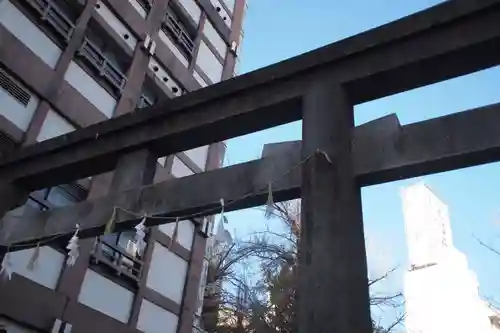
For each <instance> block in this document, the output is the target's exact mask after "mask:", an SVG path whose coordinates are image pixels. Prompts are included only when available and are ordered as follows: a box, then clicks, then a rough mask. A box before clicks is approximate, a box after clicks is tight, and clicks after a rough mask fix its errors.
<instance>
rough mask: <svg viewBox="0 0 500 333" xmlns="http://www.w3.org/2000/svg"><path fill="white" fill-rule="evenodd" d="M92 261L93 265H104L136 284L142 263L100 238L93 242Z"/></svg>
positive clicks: (139, 276)
mask: <svg viewBox="0 0 500 333" xmlns="http://www.w3.org/2000/svg"><path fill="white" fill-rule="evenodd" d="M92 260H93V261H94V263H95V264H99V263H103V264H106V265H107V266H108V267H110V268H112V269H114V270H116V273H117V274H118V275H125V276H127V277H129V278H131V279H132V280H135V281H137V282H139V279H140V278H141V274H142V267H143V262H142V261H141V260H139V259H138V258H137V257H136V256H135V255H133V254H131V253H128V252H127V251H125V250H123V249H122V248H120V247H119V246H117V245H113V244H110V243H108V242H106V241H105V240H103V239H102V238H97V239H96V241H95V244H94V249H93V250H92Z"/></svg>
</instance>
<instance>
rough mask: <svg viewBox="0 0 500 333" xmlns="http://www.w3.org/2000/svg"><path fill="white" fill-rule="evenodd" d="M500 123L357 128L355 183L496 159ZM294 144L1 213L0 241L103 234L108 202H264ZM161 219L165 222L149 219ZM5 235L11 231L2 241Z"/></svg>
mask: <svg viewBox="0 0 500 333" xmlns="http://www.w3.org/2000/svg"><path fill="white" fill-rule="evenodd" d="M499 123H500V104H495V105H490V106H487V107H483V108H478V109H474V110H470V111H465V112H461V113H456V114H452V115H448V116H445V117H440V118H436V119H431V120H426V121H423V122H419V123H414V124H410V125H406V126H401V127H400V126H399V123H398V121H397V117H396V116H395V115H391V116H388V117H385V118H382V119H380V120H376V121H373V122H371V123H367V124H364V125H362V126H359V127H356V129H355V135H354V138H353V151H354V152H353V154H354V167H355V171H356V176H357V181H358V183H359V185H361V186H366V185H373V184H378V183H382V182H388V181H394V180H399V179H403V178H408V177H415V176H419V175H425V174H429V173H435V172H441V171H447V170H453V169H458V168H464V167H469V166H474V165H479V164H483V163H489V162H494V161H499V160H500V131H498V129H497V124H499ZM292 146H293V148H292V149H284V151H282V152H281V153H280V154H278V155H277V156H272V155H271V156H268V157H266V158H263V159H260V160H256V161H252V162H248V163H243V164H238V165H235V166H231V167H228V168H223V169H218V170H214V171H210V172H205V173H202V174H197V175H193V176H188V177H185V178H181V179H174V180H169V181H166V182H163V183H159V184H155V185H151V186H146V187H142V188H136V189H132V190H129V191H126V192H122V193H119V194H116V195H114V196H109V197H104V198H102V199H99V200H96V201H87V202H82V203H79V204H76V205H74V206H68V207H63V208H59V209H54V210H53V211H48V212H36V213H33V215H30V214H29V213H26V215H24V216H20V217H17V218H16V217H15V212H13V213H9V214H8V215H6V216H5V217H4V218H3V228H2V232H1V233H0V242H1V243H2V244H6V243H22V242H32V241H36V240H38V239H46V238H48V237H51V236H53V235H56V234H59V233H70V232H71V231H72V228H73V227H74V225H75V223H77V222H78V223H80V224H82V225H83V227H84V228H87V230H86V231H84V232H83V233H82V235H83V236H89V237H90V236H96V235H99V234H100V233H102V230H103V226H104V224H105V223H106V222H107V221H108V219H109V217H110V216H111V212H112V207H113V205H117V206H120V207H123V208H126V209H129V210H132V211H135V212H139V211H142V210H144V211H146V212H148V213H150V214H153V213H159V212H167V215H168V216H182V215H187V214H193V213H197V212H199V211H205V212H206V215H210V214H213V213H217V212H218V211H219V208H220V206H219V200H220V198H224V199H225V200H226V202H231V201H232V200H234V199H237V198H241V197H242V196H244V195H246V194H248V193H254V194H252V195H249V196H247V197H245V198H244V199H242V200H239V201H238V202H237V203H235V204H231V205H229V206H227V207H226V211H232V210H236V209H243V208H248V207H252V206H258V205H262V204H264V203H265V202H266V199H267V192H266V191H267V184H268V183H269V181H270V180H273V179H277V178H279V177H280V176H282V175H283V174H285V173H286V172H287V171H288V170H289V169H290V168H291V167H292V166H296V165H297V164H298V163H299V162H300V142H299V143H292ZM299 169H300V168H296V169H295V170H293V171H292V172H289V173H288V174H287V175H286V176H285V177H283V178H279V181H278V182H277V183H276V184H274V186H273V191H274V192H275V194H274V196H275V200H276V201H282V200H289V199H293V198H297V197H299V196H300V182H301V176H300V172H299ZM118 221H119V222H118V223H117V227H118V228H119V229H120V228H122V229H124V228H130V227H131V226H132V225H133V224H135V223H137V219H133V218H131V216H130V215H128V214H124V213H122V214H119V216H118ZM165 222H168V221H159V220H155V221H154V223H155V224H160V223H165ZM152 223H153V221H152ZM23 224H27V225H29V228H25V227H23V226H22V225H23ZM6 234H10V237H9V241H8V242H7V241H6V239H5V236H6Z"/></svg>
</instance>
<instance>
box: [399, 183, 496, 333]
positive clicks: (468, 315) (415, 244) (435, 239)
mask: <svg viewBox="0 0 500 333" xmlns="http://www.w3.org/2000/svg"><path fill="white" fill-rule="evenodd" d="M402 198H403V213H404V219H405V226H406V235H407V242H408V254H409V264H410V268H409V270H408V271H407V272H406V275H405V281H404V283H405V286H404V288H405V291H404V294H405V301H406V302H405V306H406V317H405V326H406V330H407V332H409V333H441V332H454V333H459V332H463V333H465V332H478V333H490V332H494V331H495V330H496V329H497V328H496V326H495V322H494V321H495V320H496V315H495V314H494V313H493V311H492V310H491V309H489V308H488V307H486V306H485V305H484V302H483V301H482V300H481V298H480V296H479V292H478V287H479V283H478V281H477V277H476V274H475V273H474V272H473V271H472V270H471V269H470V268H469V267H468V264H467V257H466V256H465V255H464V254H463V253H462V252H460V251H459V250H458V249H457V248H456V247H455V246H454V245H453V239H452V234H451V226H450V218H449V215H448V207H447V206H446V205H445V204H444V203H443V202H442V201H441V200H440V199H439V198H438V197H437V196H436V195H435V194H434V193H433V192H432V191H431V190H430V188H429V187H427V186H426V185H425V184H424V183H417V184H415V185H412V186H409V187H407V188H405V189H404V190H403V193H402Z"/></svg>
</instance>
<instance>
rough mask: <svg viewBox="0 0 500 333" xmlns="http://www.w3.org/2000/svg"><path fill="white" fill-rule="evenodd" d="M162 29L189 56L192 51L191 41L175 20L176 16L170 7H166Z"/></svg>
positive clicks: (184, 29)
mask: <svg viewBox="0 0 500 333" xmlns="http://www.w3.org/2000/svg"><path fill="white" fill-rule="evenodd" d="M163 27H165V28H166V29H167V30H168V32H170V33H171V35H172V36H173V37H174V38H175V39H176V40H177V42H178V43H179V44H181V46H182V47H183V49H184V50H185V51H186V52H187V53H188V54H189V55H191V54H192V53H193V51H194V42H193V39H192V38H191V37H190V36H189V34H188V33H187V29H186V28H185V27H184V25H183V24H182V23H181V21H180V20H179V19H178V18H177V15H175V13H174V12H173V9H172V8H171V7H168V9H167V13H166V14H165V19H164V21H163Z"/></svg>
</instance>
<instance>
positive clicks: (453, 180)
mask: <svg viewBox="0 0 500 333" xmlns="http://www.w3.org/2000/svg"><path fill="white" fill-rule="evenodd" d="M439 2H441V1H437V0H411V1H402V0H377V1H367V0H350V1H338V0H307V1H298V0H250V1H249V9H248V12H247V17H246V22H245V25H244V31H245V38H244V42H243V46H242V49H241V51H242V53H241V67H240V72H241V73H245V72H249V71H252V70H255V69H258V68H261V67H264V66H267V65H270V64H273V63H276V62H279V61H281V60H284V59H286V58H289V57H292V56H296V55H298V54H301V53H304V52H307V51H309V50H312V49H315V48H317V47H321V46H323V45H325V44H328V43H331V42H334V41H337V40H340V39H342V38H345V37H348V36H351V35H354V34H357V33H360V32H362V31H365V30H367V29H370V28H373V27H376V26H378V25H381V24H384V23H387V22H390V21H393V20H395V19H398V18H400V17H403V16H406V15H408V14H411V13H414V12H416V11H419V10H421V9H424V8H427V7H430V6H432V5H435V4H437V3H439ZM498 82H500V68H498V67H496V68H493V69H489V70H485V71H481V72H478V73H474V74H471V75H468V76H464V77H461V78H457V79H453V80H450V81H447V82H444V83H440V84H436V85H432V86H428V87H424V88H420V89H416V90H413V91H410V92H406V93H403V94H398V95H394V96H390V97H387V98H384V99H380V100H376V101H373V102H369V103H365V104H362V105H357V106H356V107H355V118H356V123H357V124H361V123H364V122H366V121H369V120H372V119H376V118H379V117H381V116H383V115H386V114H390V113H396V114H397V115H398V117H399V119H400V122H401V123H402V124H408V123H412V122H416V121H421V120H424V119H429V118H434V117H438V116H442V115H445V114H450V113H455V112H458V111H462V110H466V109H469V108H473V107H477V106H482V105H486V104H490V103H496V102H500V91H499V90H498ZM300 126H301V125H300V123H299V122H297V123H292V124H288V125H285V126H280V127H277V128H273V129H270V130H266V131H262V132H258V133H254V134H251V135H247V136H244V137H240V138H235V139H232V140H230V141H228V150H227V156H226V157H227V158H226V164H235V163H241V162H244V161H248V160H252V159H255V158H258V157H259V156H260V153H261V150H262V146H263V145H264V144H265V143H271V142H279V141H287V140H297V139H300V138H301V127H300ZM423 180H424V181H425V182H426V183H427V184H429V185H430V187H431V188H432V189H433V190H434V191H435V192H437V194H438V195H439V197H440V198H441V199H442V200H443V201H445V202H446V203H447V204H448V205H449V208H450V213H451V221H452V222H451V223H452V231H453V237H454V243H455V246H456V247H458V248H459V249H460V250H461V251H463V252H464V253H465V254H466V255H467V257H468V260H469V266H470V267H471V269H473V270H474V271H475V272H476V274H477V275H478V278H479V283H480V291H481V293H482V294H485V295H488V296H493V297H495V296H496V297H497V298H498V299H499V300H500V282H498V281H499V280H498V279H497V277H498V276H499V273H500V257H499V256H496V255H494V254H492V253H491V252H489V251H488V250H486V249H485V248H484V247H482V246H481V245H479V244H478V243H477V241H476V240H474V238H473V235H476V236H477V237H479V238H481V239H482V240H483V241H485V242H486V243H489V244H492V245H495V244H497V245H498V248H499V249H500V223H498V222H499V221H500V195H499V193H500V165H499V164H489V165H485V166H480V167H475V168H469V169H463V170H458V171H453V172H448V173H444V174H436V175H432V176H427V177H424V178H423ZM416 181H417V180H416V179H410V180H405V181H400V182H394V183H389V184H383V185H378V186H372V187H368V188H363V190H362V194H363V215H364V222H365V232H366V235H367V237H368V238H369V239H370V244H369V246H368V252H369V253H368V257H369V269H370V270H371V271H376V270H378V269H379V268H380V267H386V266H388V265H389V266H390V265H393V266H395V265H400V266H401V267H402V269H400V270H399V271H398V272H397V273H396V274H395V275H394V276H393V278H391V279H390V280H389V281H387V285H386V286H385V288H388V289H398V288H401V287H402V285H401V283H402V276H403V271H404V268H405V267H406V261H407V260H406V243H405V235H404V224H403V217H402V210H401V200H400V188H401V187H402V186H404V185H408V184H412V183H415V182H416ZM228 218H229V221H230V229H231V230H232V231H233V232H234V233H236V236H243V235H245V234H246V233H248V232H251V231H254V230H262V229H263V227H264V224H265V223H266V222H265V219H264V218H263V215H262V213H261V212H259V211H257V210H255V209H253V210H245V211H239V212H233V213H231V214H228Z"/></svg>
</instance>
